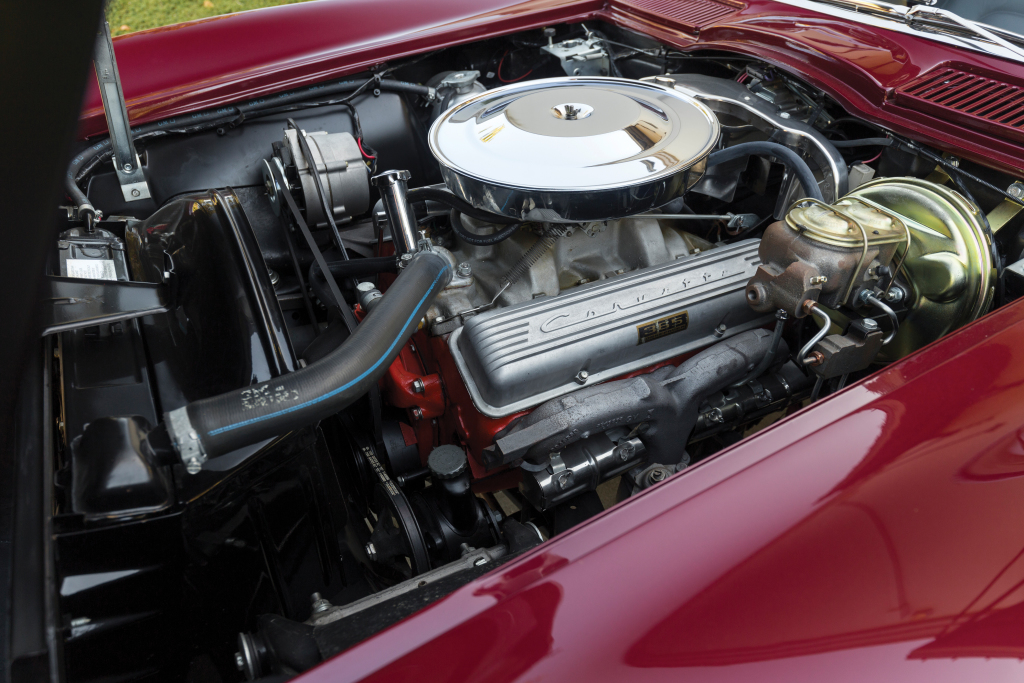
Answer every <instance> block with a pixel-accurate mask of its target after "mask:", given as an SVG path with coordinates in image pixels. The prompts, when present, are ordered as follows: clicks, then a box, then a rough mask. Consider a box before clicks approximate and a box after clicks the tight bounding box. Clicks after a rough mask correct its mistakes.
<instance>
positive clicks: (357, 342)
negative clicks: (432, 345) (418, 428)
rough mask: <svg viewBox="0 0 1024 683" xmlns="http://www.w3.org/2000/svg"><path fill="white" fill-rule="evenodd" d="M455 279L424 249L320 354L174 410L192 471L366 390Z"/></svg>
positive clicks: (170, 421)
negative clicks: (340, 341) (347, 331)
mask: <svg viewBox="0 0 1024 683" xmlns="http://www.w3.org/2000/svg"><path fill="white" fill-rule="evenodd" d="M451 278H452V268H451V264H450V263H449V261H448V259H447V258H445V257H444V256H442V255H441V254H438V253H435V252H431V251H425V252H420V253H418V254H416V255H415V256H414V257H413V258H412V260H411V262H410V263H409V264H408V265H406V266H405V268H404V269H403V270H402V272H401V273H400V274H399V276H398V278H397V279H396V280H395V282H394V284H392V285H391V287H389V288H388V291H387V293H385V294H384V296H383V298H382V299H381V300H380V302H379V303H378V304H377V305H376V306H375V307H374V308H373V310H372V312H371V313H370V314H369V315H368V316H367V317H366V319H365V320H363V321H362V322H361V323H360V324H359V326H358V327H356V329H355V332H353V333H352V336H350V337H349V338H348V339H347V340H345V342H344V343H343V344H342V345H341V346H339V347H338V348H336V349H334V350H333V351H331V352H330V353H328V354H327V355H326V356H324V357H323V358H321V359H320V360H318V361H315V362H313V363H311V364H310V365H307V366H306V367H305V368H302V369H300V370H296V371H295V372H293V373H291V374H288V375H285V376H283V377H277V378H275V379H272V380H270V381H267V382H260V383H259V384H254V385H252V386H248V387H245V388H244V389H238V390H235V391H229V392H227V393H225V394H221V395H219V396H214V397H211V398H206V399H202V400H200V401H195V402H193V403H190V404H188V405H187V406H183V407H181V408H178V409H177V410H173V411H171V412H169V413H167V414H166V416H165V425H166V427H167V431H168V434H169V436H170V438H171V442H172V443H173V445H174V448H175V450H176V451H177V452H178V455H179V456H180V457H181V460H182V462H183V463H185V466H186V468H187V469H188V471H189V472H190V473H192V474H194V473H195V472H198V471H199V469H200V468H201V467H202V464H203V463H204V462H205V461H206V460H207V459H209V458H214V457H217V456H219V455H223V454H224V453H228V452H230V451H233V450H235V449H237V448H241V447H243V446H247V445H250V444H253V443H257V442H259V441H262V440H264V439H268V438H271V437H273V436H277V435H278V434H282V433H284V432H287V431H290V430H292V429H296V428H298V427H301V426H304V425H308V424H310V423H313V422H317V421H319V420H322V419H324V418H326V417H329V416H330V415H333V414H334V413H336V412H338V411H339V410H341V409H342V408H345V407H346V406H348V405H349V404H351V403H352V402H353V401H355V400H356V399H357V398H359V397H360V396H362V395H364V394H365V393H366V392H367V391H368V390H369V388H370V387H371V386H372V385H373V384H374V383H376V381H377V380H378V379H379V378H380V377H381V376H382V375H383V374H384V372H385V371H386V370H387V368H388V366H389V365H390V364H391V362H392V361H393V360H394V359H395V357H396V356H397V355H398V352H399V350H401V348H402V346H404V345H405V343H406V342H407V341H408V340H409V337H411V336H412V334H413V332H415V331H416V329H417V327H418V325H419V322H420V320H421V319H422V318H423V316H424V314H425V313H426V311H427V308H429V307H430V305H431V304H432V303H433V301H434V297H435V296H436V295H437V293H438V292H440V291H441V290H442V289H444V288H445V286H446V285H447V284H448V283H449V282H451Z"/></svg>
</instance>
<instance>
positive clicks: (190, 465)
mask: <svg viewBox="0 0 1024 683" xmlns="http://www.w3.org/2000/svg"><path fill="white" fill-rule="evenodd" d="M201 469H203V463H201V462H199V458H189V459H188V462H187V463H185V471H186V472H188V473H189V474H199V471H200V470H201Z"/></svg>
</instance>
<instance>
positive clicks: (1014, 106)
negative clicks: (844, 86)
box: [896, 64, 1024, 142]
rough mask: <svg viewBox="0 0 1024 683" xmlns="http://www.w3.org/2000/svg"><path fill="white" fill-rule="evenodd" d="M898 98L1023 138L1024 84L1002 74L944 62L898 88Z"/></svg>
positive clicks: (905, 103)
mask: <svg viewBox="0 0 1024 683" xmlns="http://www.w3.org/2000/svg"><path fill="white" fill-rule="evenodd" d="M896 102H897V103H898V104H901V105H903V106H904V107H907V108H909V109H914V110H916V111H920V112H923V113H926V114H931V115H932V116H938V117H942V118H944V119H949V120H954V121H957V122H958V123H962V124H964V125H966V126H970V127H971V128H975V129H977V130H983V131H985V132H987V133H992V134H994V135H1000V136H1003V137H1009V138H1012V139H1014V140H1017V141H1020V142H1024V85H1018V84H1015V83H1010V82H1009V80H1008V79H1007V78H1006V77H1005V76H1003V75H997V74H985V73H981V72H973V73H970V72H967V71H964V70H962V69H959V68H957V67H956V66H955V65H953V64H943V65H939V66H937V67H935V68H934V69H932V70H930V71H928V72H927V73H925V74H923V75H921V76H918V77H917V78H915V79H914V80H912V81H911V82H909V83H907V84H906V85H904V86H901V87H900V88H898V89H897V90H896Z"/></svg>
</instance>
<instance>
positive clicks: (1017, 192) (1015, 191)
mask: <svg viewBox="0 0 1024 683" xmlns="http://www.w3.org/2000/svg"><path fill="white" fill-rule="evenodd" d="M1008 192H1009V193H1010V196H1012V197H1020V196H1021V195H1024V188H1022V187H1021V186H1020V185H1018V184H1017V183H1014V184H1013V185H1010V189H1009V190H1008Z"/></svg>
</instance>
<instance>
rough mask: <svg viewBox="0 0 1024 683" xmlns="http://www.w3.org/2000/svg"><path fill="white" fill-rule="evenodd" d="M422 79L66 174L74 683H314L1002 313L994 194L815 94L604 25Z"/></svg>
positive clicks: (117, 153)
mask: <svg viewBox="0 0 1024 683" xmlns="http://www.w3.org/2000/svg"><path fill="white" fill-rule="evenodd" d="M495 55H497V56H498V57H500V58H501V61H498V59H497V58H496V57H495ZM421 57H422V58H420V59H413V60H409V61H408V62H396V63H393V64H387V65H382V66H381V67H380V68H379V69H377V70H376V71H375V72H368V73H362V74H354V75H352V76H350V77H347V78H345V79H343V80H340V81H332V82H330V83H325V84H320V85H317V86H315V87H313V88H306V89H302V90H299V91H284V92H282V93H280V94H279V95H278V96H276V97H272V98H265V99H260V100H259V101H256V100H254V101H250V102H243V103H238V104H237V105H235V106H231V107H222V108H219V109H217V110H211V111H207V112H198V113H196V114H194V115H192V117H191V118H190V120H189V121H187V122H186V121H180V120H179V121H176V120H167V121H159V122H155V123H151V124H144V125H142V126H138V127H136V128H134V129H131V135H130V136H129V138H128V139H127V141H126V144H127V143H131V145H132V146H134V145H138V147H137V148H134V147H132V148H131V149H132V150H133V151H134V152H135V157H134V159H135V161H134V164H135V166H136V167H137V168H136V169H134V170H133V173H132V174H129V173H127V172H126V171H125V170H124V169H125V168H126V167H131V166H132V165H133V162H132V161H131V159H132V157H131V156H125V155H126V154H128V155H130V154H131V153H132V152H125V151H124V149H128V148H127V147H121V146H120V145H119V141H118V140H117V139H115V138H116V136H115V135H113V133H112V135H111V138H110V139H107V138H104V139H102V140H90V141H87V142H86V143H83V148H82V150H81V153H80V154H78V156H76V157H75V159H74V160H73V161H72V163H71V168H70V170H69V187H68V195H69V197H70V198H71V200H72V201H71V206H69V207H67V208H66V211H67V221H68V225H67V228H66V230H65V231H64V232H63V233H62V234H61V235H60V239H59V241H57V242H56V243H55V244H54V249H53V254H52V258H51V263H50V276H51V277H50V279H49V280H48V286H49V287H50V293H51V295H52V299H53V300H54V301H59V302H62V304H63V305H59V306H58V305H54V306H53V310H49V309H48V310H47V312H46V316H47V332H48V334H49V337H48V339H49V343H50V344H51V345H52V347H53V359H54V360H53V366H52V373H51V386H52V403H53V406H54V416H55V417H54V424H55V425H56V426H55V428H54V437H53V438H54V443H55V444H56V449H57V453H58V456H57V459H56V462H55V463H54V480H53V481H54V484H53V493H52V495H53V500H54V510H55V511H56V513H55V515H54V521H53V543H54V557H55V563H56V567H57V576H56V580H57V582H58V585H59V586H60V587H61V588H60V613H61V614H62V615H63V618H64V620H65V623H64V631H63V632H62V638H63V648H64V653H65V657H66V661H67V671H66V677H67V680H68V681H98V680H126V681H127V680H142V679H146V680H151V679H152V678H151V677H156V678H158V679H160V680H163V679H164V678H166V679H168V680H185V679H188V680H218V681H220V680H240V679H241V678H243V677H244V678H246V679H248V680H258V679H260V678H263V677H266V676H271V675H279V674H295V673H298V672H302V671H305V670H307V669H310V668H312V667H313V666H315V665H316V664H318V663H319V662H321V661H323V660H324V659H326V658H328V657H330V656H332V655H334V654H337V653H338V652H341V651H343V650H345V649H347V648H349V647H351V646H353V645H355V644H356V643H358V642H360V641H362V640H364V639H365V638H367V637H369V636H370V635H372V634H374V633H377V632H379V631H381V630H383V629H384V628H387V627H388V626H390V625H391V624H393V623H395V622H396V621H398V620H399V619H401V618H402V617H404V616H406V615H408V614H411V613H412V612H414V611H416V610H417V609H419V608H421V607H422V606H423V605H424V604H427V603H429V602H431V601H433V600H437V599H439V598H441V597H443V596H444V595H447V594H448V593H451V592H452V591H454V590H456V589H457V588H458V587H459V586H461V585H463V584H465V583H467V582H468V581H470V580H472V579H473V578H475V577H477V576H480V575H482V574H483V573H485V572H487V571H489V570H490V569H492V568H493V567H496V566H498V565H500V564H501V563H502V562H505V561H507V560H509V559H510V558H513V557H516V556H517V555H518V554H520V553H523V552H526V551H527V550H529V549H530V548H532V547H534V546H536V545H538V544H541V543H543V542H544V541H545V540H547V539H548V538H551V537H552V536H555V535H558V534H561V533H564V532H566V531H567V530H569V529H571V528H572V527H574V526H575V525H577V524H580V523H582V522H584V521H585V520H587V519H589V518H591V517H593V516H594V515H596V514H599V513H600V512H601V511H603V510H604V509H606V508H608V507H610V506H612V505H614V504H616V503H618V502H621V501H623V500H626V499H627V498H629V497H631V496H635V495H637V494H638V493H640V492H641V491H643V490H644V489H647V488H649V487H651V486H655V485H658V484H659V483H660V482H662V481H664V480H666V479H667V478H669V477H671V476H674V475H676V474H678V473H681V472H684V471H685V470H687V469H688V468H690V467H692V466H693V465H694V464H696V463H698V462H700V461H701V460H703V459H705V458H707V457H709V456H711V455H713V454H714V453H716V452H718V451H719V450H721V449H723V448H725V447H727V446H729V445H731V444H733V443H736V442H737V441H739V440H741V439H743V438H745V437H746V436H748V435H749V434H751V433H753V432H755V431H757V430H758V429H761V428H763V427H765V426H767V425H768V424H771V423H773V422H775V421H777V420H779V419H783V418H784V417H786V416H787V415H788V414H791V413H793V412H795V411H797V410H799V409H800V408H802V407H803V406H805V405H807V404H808V403H810V402H814V401H817V400H820V399H821V398H822V397H824V396H827V395H829V394H832V393H835V392H837V391H840V390H842V389H843V388H844V387H845V386H847V385H849V384H852V383H854V382H856V381H858V380H860V379H862V378H864V377H866V376H868V375H870V374H871V373H873V372H875V371H877V370H878V369H879V368H881V367H884V365H885V364H887V363H890V362H892V361H895V360H898V359H900V358H903V357H905V356H907V355H908V354H911V353H913V352H914V351H916V350H917V349H919V348H921V347H923V346H925V345H927V344H929V343H931V342H933V341H936V340H937V339H939V338H941V337H943V336H944V335H946V334H949V333H950V332H952V331H954V330H956V329H958V328H960V327H962V326H963V325H965V324H967V323H969V322H971V321H973V320H975V319H976V318H978V317H979V316H981V315H984V314H985V313H986V312H988V311H989V310H991V309H992V308H993V307H994V306H998V305H1001V304H1002V303H1004V302H1005V301H1007V300H1009V298H1011V297H1012V296H1013V295H1014V293H1015V292H1019V291H1020V290H1015V289H1014V282H1016V281H1015V280H1011V279H1010V277H1011V276H1010V275H1006V276H1005V277H1004V271H1005V272H1006V273H1011V270H1010V269H1009V268H1004V264H1007V263H1013V262H1015V261H1017V260H1019V259H1020V256H1021V254H1020V252H1021V249H1022V247H1024V242H1021V241H1019V240H1017V239H1016V231H1017V230H1018V229H1019V227H1020V226H1019V225H1018V223H1019V222H1020V221H1019V218H1017V217H1015V216H1016V212H1014V213H1013V215H1011V216H1010V217H1009V218H1007V219H1005V220H1003V221H1002V222H1001V223H999V224H993V222H994V220H995V219H994V218H992V216H993V211H994V209H995V208H996V207H998V206H1000V205H1001V203H1002V202H1003V201H1004V198H1003V197H1002V196H1000V195H999V194H998V193H996V192H992V193H989V194H984V195H983V194H978V195H977V196H974V195H972V194H971V193H970V192H969V191H968V189H967V187H966V186H965V185H964V184H963V183H962V182H961V176H962V174H963V173H965V172H973V173H976V174H979V175H983V176H984V177H985V178H988V179H989V180H990V181H991V182H992V183H993V184H994V185H993V187H994V186H997V185H998V186H1001V187H1006V186H1007V185H1009V184H1011V183H1012V179H1004V178H995V173H994V172H992V171H988V170H987V169H982V168H973V166H972V165H971V164H970V163H969V162H965V161H957V162H956V163H954V162H953V161H950V160H949V159H948V158H947V157H948V155H947V156H943V155H942V152H941V151H938V150H930V149H929V148H927V147H925V146H923V145H921V144H919V143H916V142H914V141H913V140H912V139H911V138H909V137H906V135H907V134H909V133H910V131H907V132H901V131H888V130H882V129H879V128H878V127H877V126H875V125H874V124H871V123H868V122H866V121H861V120H859V119H855V118H852V117H850V116H848V115H847V114H846V112H844V111H843V110H842V108H841V107H840V106H839V105H838V104H837V103H836V102H835V101H833V100H832V99H831V98H830V97H829V96H828V95H827V94H826V93H823V92H821V91H817V90H815V89H814V88H813V87H812V86H810V85H808V84H807V83H805V82H804V81H802V80H801V78H800V77H799V75H798V74H792V73H786V72H784V71H782V70H781V69H779V68H777V67H773V66H771V65H768V64H764V63H761V62H758V61H756V60H752V59H750V58H744V57H739V56H737V55H730V54H725V53H706V54H702V53H698V54H697V55H696V56H694V55H690V56H689V58H687V59H678V58H677V57H678V55H677V54H676V53H673V52H672V51H671V50H670V49H668V48H666V47H664V46H661V45H659V44H657V43H655V42H654V41H652V40H650V39H649V38H646V37H644V36H640V35H638V34H633V33H630V32H628V31H625V30H623V29H618V28H616V27H613V26H610V25H604V24H594V25H589V24H588V25H586V26H584V25H581V24H574V25H564V26H557V27H549V28H548V29H546V30H544V31H541V30H536V31H529V32H526V33H523V34H521V35H517V36H513V37H507V38H502V39H494V40H492V41H488V42H485V43H481V44H474V45H466V46H461V47H459V48H451V49H448V50H443V51H440V52H437V53H432V54H430V55H427V56H421ZM503 70H504V71H503ZM525 74H529V75H528V76H527V75H525ZM106 105H107V107H108V122H110V124H111V130H112V131H113V130H114V128H115V126H116V121H115V120H113V119H112V118H111V113H110V112H111V111H112V110H113V109H114V107H112V106H111V103H109V102H107V103H106ZM111 159H113V160H114V161H113V165H112V163H111ZM126 159H127V160H128V161H127V162H126ZM139 169H141V171H142V180H141V181H140V180H139V176H138V175H137V174H134V173H135V171H138V170H139ZM129 176H130V177H129ZM140 183H141V185H140ZM1007 225H1009V226H1010V227H1006V226H1007ZM997 233H998V239H997V236H996V235H997ZM1021 272H1024V270H1022V271H1021ZM157 644H159V645H157ZM275 680H277V679H275Z"/></svg>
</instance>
